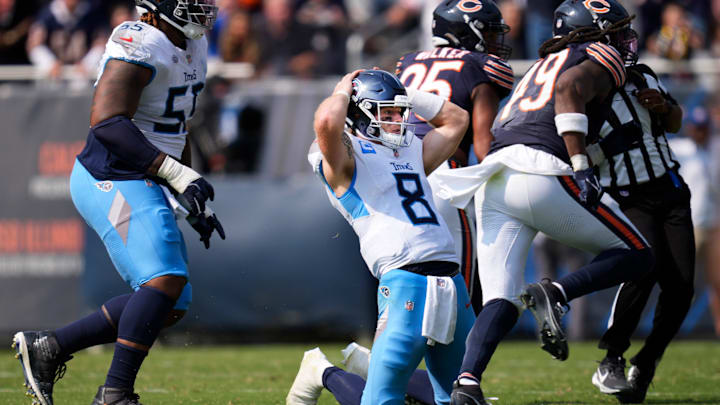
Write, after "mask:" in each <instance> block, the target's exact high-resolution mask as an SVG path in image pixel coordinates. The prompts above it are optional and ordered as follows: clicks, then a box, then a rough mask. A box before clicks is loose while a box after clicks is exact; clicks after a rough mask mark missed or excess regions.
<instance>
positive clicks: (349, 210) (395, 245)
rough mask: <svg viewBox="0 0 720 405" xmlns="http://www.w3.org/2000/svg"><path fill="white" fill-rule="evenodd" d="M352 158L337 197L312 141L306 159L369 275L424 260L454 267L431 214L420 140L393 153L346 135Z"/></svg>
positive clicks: (448, 239) (446, 239)
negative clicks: (351, 170) (347, 226)
mask: <svg viewBox="0 0 720 405" xmlns="http://www.w3.org/2000/svg"><path fill="white" fill-rule="evenodd" d="M349 138H350V140H351V142H352V146H353V157H354V158H355V173H354V174H353V179H352V181H351V183H350V188H349V189H348V191H347V192H345V194H343V195H342V196H340V197H337V196H335V194H334V192H333V190H332V189H331V188H330V185H328V184H327V181H326V180H325V176H324V174H323V170H322V159H323V156H322V153H321V152H320V149H319V148H318V146H317V143H313V145H312V147H311V148H310V152H309V154H308V161H309V162H310V164H311V165H312V167H313V171H314V172H315V173H316V174H317V175H318V176H319V177H320V178H321V179H322V180H323V182H325V185H326V186H327V187H326V190H325V191H326V192H327V195H328V198H329V199H330V203H331V204H332V205H333V207H335V209H337V210H338V211H340V213H341V214H342V215H343V217H345V219H346V220H347V221H348V222H349V223H350V225H351V226H352V227H353V229H354V230H355V233H357V235H358V238H359V239H360V253H361V254H362V257H363V259H364V260H365V263H366V264H367V266H368V268H369V269H370V272H371V273H372V275H373V276H375V277H376V278H377V279H380V277H382V275H383V274H385V273H386V272H388V271H390V270H393V269H397V268H400V267H402V266H405V265H408V264H415V263H423V262H428V261H447V262H453V263H459V260H458V258H457V255H456V254H455V244H454V241H453V239H452V236H451V235H450V231H449V230H448V227H447V225H446V224H445V221H443V219H442V217H441V216H440V215H438V214H437V210H436V209H435V206H434V204H433V199H432V192H431V191H430V185H429V184H428V182H427V178H426V177H425V169H424V167H423V161H422V142H421V141H419V140H418V139H416V140H414V142H411V143H410V146H408V147H405V148H400V149H398V150H397V156H396V155H395V153H394V151H393V149H391V148H388V147H385V146H382V145H378V144H374V143H372V142H369V141H366V140H362V139H360V138H358V137H356V136H350V137H349Z"/></svg>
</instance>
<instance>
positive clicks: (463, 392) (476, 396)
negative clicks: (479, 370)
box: [450, 381, 491, 405]
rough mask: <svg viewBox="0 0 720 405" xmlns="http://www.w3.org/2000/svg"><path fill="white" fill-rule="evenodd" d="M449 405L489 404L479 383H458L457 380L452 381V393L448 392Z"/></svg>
mask: <svg viewBox="0 0 720 405" xmlns="http://www.w3.org/2000/svg"><path fill="white" fill-rule="evenodd" d="M450 405H491V404H490V403H489V402H487V401H486V400H485V396H484V395H483V392H482V389H481V388H480V385H479V384H477V385H460V384H459V383H458V382H457V381H455V382H454V383H453V390H452V394H450Z"/></svg>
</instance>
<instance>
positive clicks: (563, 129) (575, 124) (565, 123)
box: [555, 113, 588, 136]
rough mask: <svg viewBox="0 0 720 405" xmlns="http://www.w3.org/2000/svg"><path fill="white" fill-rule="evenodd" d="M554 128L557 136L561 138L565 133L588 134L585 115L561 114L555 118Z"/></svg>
mask: <svg viewBox="0 0 720 405" xmlns="http://www.w3.org/2000/svg"><path fill="white" fill-rule="evenodd" d="M555 127H556V128H557V133H558V135H560V136H562V135H563V134H565V133H567V132H580V133H583V134H585V135H587V133H588V118H587V115H585V114H581V113H562V114H558V115H556V116H555Z"/></svg>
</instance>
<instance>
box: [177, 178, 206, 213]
mask: <svg viewBox="0 0 720 405" xmlns="http://www.w3.org/2000/svg"><path fill="white" fill-rule="evenodd" d="M213 199H215V190H213V186H212V185H211V184H210V183H208V182H207V180H205V179H204V178H202V177H200V178H199V179H196V180H193V181H191V182H190V184H188V185H187V187H185V191H183V192H182V193H180V194H178V195H177V200H178V202H179V203H180V204H181V205H182V206H183V207H185V209H186V210H188V212H189V213H190V215H192V216H196V217H197V216H200V215H202V213H203V212H205V201H207V200H210V201H212V200H213Z"/></svg>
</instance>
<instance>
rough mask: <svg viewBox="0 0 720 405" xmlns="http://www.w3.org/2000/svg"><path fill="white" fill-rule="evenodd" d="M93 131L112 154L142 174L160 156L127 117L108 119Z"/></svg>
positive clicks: (119, 116)
mask: <svg viewBox="0 0 720 405" xmlns="http://www.w3.org/2000/svg"><path fill="white" fill-rule="evenodd" d="M91 131H92V133H93V134H94V135H95V138H96V139H97V140H98V141H100V143H102V144H103V146H105V147H106V148H107V150H108V151H109V152H110V153H112V154H113V155H115V156H117V157H118V158H120V159H121V160H122V161H123V162H124V163H126V164H128V165H129V166H131V167H132V168H133V169H136V170H138V171H139V172H141V173H145V172H147V170H148V168H149V167H150V165H151V164H152V163H153V161H154V160H155V158H157V157H158V155H159V154H160V150H158V148H156V147H155V145H153V144H152V143H150V141H148V140H147V138H145V135H143V133H142V132H140V130H139V129H138V127H136V126H135V124H133V122H132V121H131V120H130V119H129V118H127V117H125V116H122V115H118V116H115V117H112V118H108V119H106V120H105V121H102V122H100V123H99V124H97V125H95V126H94V127H92V128H91Z"/></svg>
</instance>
